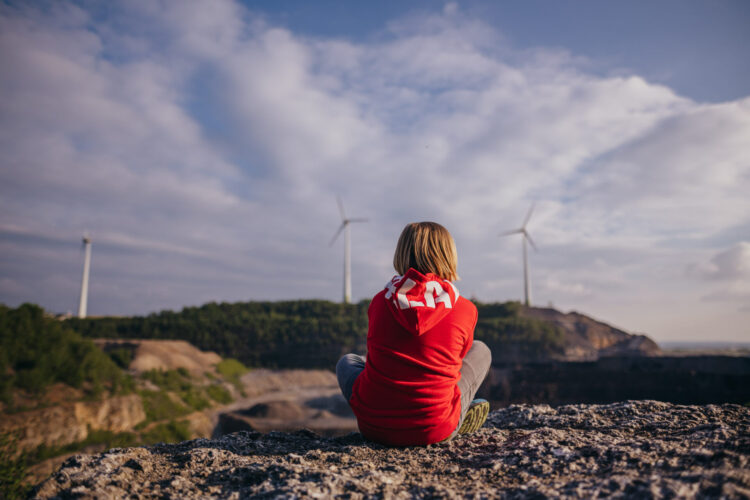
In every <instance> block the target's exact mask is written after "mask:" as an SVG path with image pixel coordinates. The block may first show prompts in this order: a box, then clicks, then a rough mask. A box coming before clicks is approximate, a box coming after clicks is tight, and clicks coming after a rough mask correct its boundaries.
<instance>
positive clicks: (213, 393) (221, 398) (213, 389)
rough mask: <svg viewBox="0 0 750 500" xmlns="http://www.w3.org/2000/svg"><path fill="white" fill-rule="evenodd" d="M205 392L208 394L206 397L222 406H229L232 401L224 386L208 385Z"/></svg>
mask: <svg viewBox="0 0 750 500" xmlns="http://www.w3.org/2000/svg"><path fill="white" fill-rule="evenodd" d="M206 392H207V393H208V397H210V398H211V399H213V400H214V401H216V402H217V403H220V404H223V405H225V404H229V403H231V402H232V401H234V399H233V398H232V395H231V394H230V393H229V391H228V390H227V389H226V388H225V387H224V386H221V385H218V384H217V385H209V386H208V387H207V388H206Z"/></svg>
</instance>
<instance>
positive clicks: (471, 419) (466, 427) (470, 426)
mask: <svg viewBox="0 0 750 500" xmlns="http://www.w3.org/2000/svg"><path fill="white" fill-rule="evenodd" d="M489 413H490V404H489V403H488V402H487V401H485V400H483V399H482V400H479V401H478V402H476V403H474V404H472V405H471V406H470V407H469V409H468V410H467V411H466V417H464V421H463V422H462V423H461V427H460V428H459V429H458V433H459V434H470V433H472V432H475V431H476V430H478V429H479V428H480V427H482V426H483V425H484V422H485V421H486V420H487V415H489Z"/></svg>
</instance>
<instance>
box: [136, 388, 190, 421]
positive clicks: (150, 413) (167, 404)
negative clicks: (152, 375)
mask: <svg viewBox="0 0 750 500" xmlns="http://www.w3.org/2000/svg"><path fill="white" fill-rule="evenodd" d="M141 398H142V399H143V411H144V412H145V413H146V419H147V420H148V421H149V422H153V421H158V420H166V419H168V418H174V417H179V416H181V415H186V414H188V413H190V411H191V410H190V408H187V407H186V406H184V405H181V404H179V403H176V402H175V401H173V400H172V398H171V397H169V394H167V393H166V392H165V391H141Z"/></svg>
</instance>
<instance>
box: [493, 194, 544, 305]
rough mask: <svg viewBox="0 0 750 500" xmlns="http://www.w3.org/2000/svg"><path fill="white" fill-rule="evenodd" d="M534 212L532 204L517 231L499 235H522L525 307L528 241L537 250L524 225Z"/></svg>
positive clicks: (527, 303)
mask: <svg viewBox="0 0 750 500" xmlns="http://www.w3.org/2000/svg"><path fill="white" fill-rule="evenodd" d="M533 211H534V204H532V205H531V208H529V212H528V213H527V214H526V218H525V219H524V220H523V224H522V225H521V227H520V228H519V229H514V230H513V231H506V232H504V233H500V236H510V235H511V234H521V235H523V295H524V304H525V305H526V307H529V305H530V301H529V294H530V291H529V261H528V257H527V256H526V242H527V241H528V242H529V243H530V244H531V246H532V248H534V250H537V248H536V245H535V244H534V240H532V239H531V235H530V234H529V232H528V231H526V224H528V223H529V219H530V218H531V213H532V212H533Z"/></svg>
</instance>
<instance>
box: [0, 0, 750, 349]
mask: <svg viewBox="0 0 750 500" xmlns="http://www.w3.org/2000/svg"><path fill="white" fill-rule="evenodd" d="M97 15H99V16H101V15H103V14H101V13H98V14H97ZM0 63H2V64H3V67H4V68H11V69H12V71H4V72H2V73H1V74H0V150H2V153H0V161H1V162H2V163H1V165H2V170H0V185H1V187H0V196H1V200H0V225H1V226H0V227H4V228H6V229H7V228H9V227H12V228H22V229H23V230H24V231H26V232H27V233H33V234H51V233H53V232H54V234H56V235H65V234H73V235H78V234H80V231H82V230H83V229H89V230H91V231H92V233H94V234H99V235H101V236H102V237H103V238H104V239H106V238H109V240H110V242H109V245H110V246H109V247H107V246H106V245H105V246H104V247H100V249H99V252H98V253H97V255H96V258H97V259H98V263H99V264H98V265H100V266H102V267H100V268H99V269H100V271H99V273H100V274H99V276H102V278H101V279H102V280H104V279H105V277H106V279H107V280H109V281H106V282H105V281H99V283H98V284H97V285H93V284H92V292H93V291H95V290H97V288H96V287H99V288H98V290H99V291H100V295H99V296H98V298H96V299H94V298H93V297H95V294H93V293H92V300H98V301H99V302H97V303H96V305H95V304H94V303H92V307H90V310H91V311H92V313H94V314H96V313H97V312H99V313H103V312H111V313H124V312H128V313H133V312H147V311H149V310H154V309H159V308H161V307H179V306H180V305H183V304H191V303H199V302H201V301H205V300H211V299H216V300H222V299H226V300H241V299H247V298H250V297H252V298H268V299H274V298H293V297H324V298H331V299H337V298H338V296H339V289H340V285H339V282H340V274H341V271H340V257H341V255H340V254H341V249H340V248H339V245H336V246H334V247H333V248H328V247H327V246H326V245H327V243H328V240H329V238H330V237H331V236H332V234H333V232H334V231H335V230H336V228H337V225H338V213H337V209H336V204H335V196H336V195H337V194H341V195H342V196H343V198H344V202H345V204H346V207H347V211H348V212H349V213H350V214H351V215H353V216H366V217H369V218H370V220H371V222H370V223H368V224H367V225H358V226H357V227H354V228H353V246H354V268H355V269H354V280H355V283H354V293H355V296H356V297H358V298H363V297H368V296H370V295H372V294H373V293H374V292H375V291H376V290H377V289H379V288H380V287H381V286H382V284H383V283H384V282H385V280H386V279H387V278H388V277H389V275H390V272H391V269H390V260H391V252H392V251H393V246H394V245H395V241H396V238H397V236H398V233H399V231H400V230H401V228H402V227H403V225H404V224H405V223H406V222H410V221H413V220H425V219H432V220H438V221H440V222H442V223H444V224H445V225H446V226H447V227H448V228H449V229H450V230H451V231H452V232H453V233H454V235H455V237H456V240H457V242H458V244H459V252H460V254H461V256H460V265H461V269H460V270H459V271H460V274H461V275H462V276H463V278H464V282H463V283H462V284H461V287H462V289H466V290H467V293H473V294H475V295H476V296H477V297H479V298H480V299H482V300H505V299H508V298H517V297H519V296H520V290H521V283H520V272H519V271H520V267H519V266H520V249H518V245H517V242H516V241H510V239H500V238H499V237H497V236H496V235H497V233H498V232H500V231H502V230H506V229H511V228H514V227H516V226H517V225H518V224H519V223H520V221H521V220H522V219H523V216H524V214H525V212H526V210H527V208H528V206H529V203H530V202H531V201H532V200H539V201H540V203H539V205H538V209H537V211H536V213H535V215H534V217H533V218H532V221H531V223H530V230H531V232H532V235H533V236H534V238H535V241H536V242H537V244H538V245H539V246H540V251H539V252H538V253H535V254H532V255H531V256H530V259H531V265H532V285H533V286H538V288H537V289H535V291H534V293H533V296H535V297H537V296H538V297H539V300H540V301H541V302H542V303H546V302H548V301H553V302H554V303H555V304H559V305H561V306H563V307H575V308H576V309H578V310H583V311H587V310H590V311H591V312H592V313H595V314H597V315H598V316H599V317H603V316H604V314H603V312H606V314H607V315H610V316H611V317H612V318H613V321H615V320H617V321H618V324H619V326H621V327H624V328H633V329H638V330H645V331H650V329H651V328H655V329H656V330H655V331H652V332H651V333H654V334H656V335H662V336H669V335H679V334H681V332H682V331H684V330H681V331H680V332H678V331H676V330H670V328H669V326H668V317H669V315H670V314H673V312H672V311H671V310H669V307H672V306H673V305H674V306H675V307H676V304H679V303H682V304H690V303H693V302H700V298H701V297H703V296H706V295H707V294H711V293H716V290H714V289H712V288H711V283H710V282H709V281H705V282H704V281H698V282H696V281H695V280H694V279H693V278H691V277H690V276H686V275H685V273H684V269H685V268H686V266H688V265H689V264H690V263H691V262H698V261H708V260H709V258H708V256H707V252H708V251H709V250H706V248H705V245H706V244H705V241H707V240H709V239H710V238H711V236H712V235H715V234H719V233H721V232H722V231H727V230H728V229H729V228H732V227H747V226H746V225H747V223H748V222H749V218H750V215H748V214H750V210H748V203H747V201H746V198H747V197H746V194H745V193H746V192H749V191H750V168H749V164H748V162H747V158H750V154H749V153H750V149H749V148H750V146H749V145H750V98H748V99H744V100H741V101H736V102H730V103H724V104H718V105H703V104H700V103H694V102H691V101H689V100H687V99H684V98H681V97H679V96H677V95H676V94H675V93H674V92H673V91H672V90H670V89H669V88H667V87H664V86H660V85H654V84H652V83H649V82H647V81H645V80H644V79H643V78H641V77H639V76H637V75H630V76H618V77H600V76H595V75H593V74H590V73H588V72H587V70H586V64H587V63H585V62H581V61H580V60H579V59H577V58H576V56H575V54H568V53H564V52H561V51H556V50H550V49H547V48H538V49H529V50H524V51H517V50H514V49H512V48H510V47H509V46H508V45H507V44H506V43H505V42H504V39H503V36H502V34H501V33H498V32H496V31H495V30H494V29H492V27H490V26H488V25H486V24H485V23H483V22H482V21H481V20H476V19H471V18H467V17H466V16H464V15H463V14H462V13H461V11H460V9H458V8H456V7H455V6H454V7H450V6H449V7H447V8H446V9H445V10H444V12H443V13H442V14H436V15H432V16H420V17H417V16H412V17H408V18H405V19H401V20H396V21H394V22H392V23H391V24H390V25H388V26H387V27H386V28H385V30H384V31H383V33H382V34H381V35H380V36H378V37H375V38H373V40H372V41H370V42H367V43H355V42H352V41H349V40H346V39H325V38H311V37H302V36H298V35H297V34H295V33H293V32H290V31H289V30H286V29H281V28H278V27H276V26H273V25H270V24H269V23H268V22H267V21H265V20H264V19H263V18H262V17H260V16H258V15H257V14H254V13H253V12H251V11H248V10H247V9H245V8H244V7H242V6H241V5H239V4H238V3H235V2H231V1H220V2H211V3H210V4H205V3H200V2H194V3H193V2H180V3H176V4H168V5H161V4H155V3H153V2H147V1H143V2H128V3H127V4H124V5H119V6H117V7H115V8H113V9H112V11H111V12H110V13H109V14H107V15H106V16H105V17H104V18H97V17H95V16H94V15H92V14H89V13H87V12H86V11H85V10H82V9H81V8H78V7H73V6H69V5H67V4H57V5H56V6H55V7H54V11H53V12H44V11H43V9H37V8H33V7H31V8H16V7H4V8H0ZM0 234H2V238H3V239H4V240H7V241H5V243H6V245H7V246H8V248H9V249H10V250H9V251H11V254H12V259H11V258H9V259H8V261H7V263H6V264H4V265H3V266H2V267H0V271H2V273H3V275H7V276H8V277H7V278H5V279H4V280H3V281H0V300H4V301H8V302H19V301H22V300H37V297H42V298H43V299H44V300H42V299H39V300H40V301H41V302H42V303H43V305H45V306H47V307H50V308H53V309H54V308H60V307H63V306H61V305H59V304H66V303H67V302H65V301H63V300H61V299H59V298H57V299H56V298H55V297H62V296H66V294H67V295H70V294H71V293H72V294H73V295H75V293H76V292H75V290H76V289H77V286H78V285H77V280H78V276H77V274H78V272H79V269H78V268H79V263H78V262H77V260H76V256H75V255H74V254H73V255H69V257H70V259H71V260H70V261H69V262H68V263H65V261H64V259H62V257H59V255H61V254H58V257H57V258H53V257H52V255H51V253H50V250H49V248H51V247H52V246H55V245H59V242H60V238H57V239H47V240H44V241H41V240H37V239H34V238H30V237H28V236H23V235H20V234H18V232H17V231H16V232H13V231H11V230H8V231H5V230H3V231H2V232H1V233H0ZM62 239H65V238H64V237H63V238H62ZM741 239H745V240H746V239H747V237H746V235H740V238H738V239H737V240H735V242H738V241H741ZM53 240H54V241H53ZM72 240H75V237H73V238H72ZM55 242H57V243H55ZM733 243H734V242H733ZM743 245H745V246H746V245H747V243H737V245H736V246H734V247H732V249H735V248H740V249H741V250H740V252H741V253H742V252H747V250H746V249H745V246H743ZM55 248H57V247H56V246H55ZM108 248H109V249H108ZM116 248H121V249H122V251H116ZM732 249H730V250H731V251H735V252H736V251H737V250H732ZM172 250H174V252H173V253H170V252H171V251H172ZM713 250H714V251H718V249H713ZM149 252H153V255H152V254H150V253H149ZM11 254H9V255H11ZM65 255H68V254H65ZM169 255H177V256H179V257H176V258H169V257H168V256H169ZM732 255H734V254H732ZM742 255H745V253H742ZM66 258H67V257H66ZM716 258H717V259H719V260H718V261H716V262H712V263H711V264H710V266H714V267H711V268H710V269H709V268H708V267H704V268H701V269H698V270H696V271H695V272H697V273H698V274H700V275H701V276H704V275H705V276H708V274H710V273H712V272H713V273H714V274H716V275H718V274H721V273H724V272H729V271H726V270H725V268H727V269H728V267H727V266H730V267H731V262H729V263H727V262H725V261H724V260H722V259H725V260H726V259H729V260H730V261H731V258H733V257H732V256H731V255H730V256H727V257H721V258H720V257H719V255H717V256H716ZM742 258H744V257H742ZM61 259H62V260H61ZM33 262H48V264H47V265H46V267H44V266H42V267H43V268H44V269H47V270H48V271H49V273H50V275H54V276H55V280H53V281H52V282H44V281H43V280H42V279H41V278H39V281H38V282H37V283H36V284H24V285H23V287H21V286H20V285H18V284H19V283H22V282H23V283H26V282H24V276H25V275H24V273H31V271H30V269H31V267H32V263H33ZM732 262H734V261H732ZM743 262H744V261H743ZM743 265H744V264H743ZM721 266H725V268H723V267H721ZM696 269H697V268H696ZM743 269H744V268H743ZM34 276H37V277H38V275H36V274H35V275H34ZM92 276H94V274H93V272H92ZM150 276H151V277H150ZM694 276H695V274H693V277H694ZM27 281H28V280H27ZM44 283H47V285H44ZM537 284H538V285H537ZM42 286H47V287H48V289H46V291H45V292H44V294H42V293H41V292H38V290H40V289H41V287H42ZM691 286H695V287H697V288H696V289H695V290H690V289H689V287H691ZM732 286H735V285H732ZM144 287H145V288H144ZM141 288H143V289H147V290H149V292H148V294H141V293H140V292H139V290H140V289H141ZM24 289H28V290H32V291H33V290H36V291H37V292H34V293H31V294H30V295H31V296H29V294H28V293H22V292H21V290H24ZM71 291H72V292H71ZM727 293H728V292H727ZM741 293H744V292H741ZM35 294H36V295H35ZM665 295H666V296H667V297H669V298H668V299H662V298H661V297H663V296H665ZM136 296H138V298H137V299H136V298H134V297H136ZM66 300H67V299H66ZM665 300H666V303H668V305H669V307H656V306H654V305H652V304H657V303H659V301H662V303H665V302H664V301H665ZM68 302H69V301H68ZM65 307H67V306H65ZM97 307H98V308H100V309H99V310H98V311H97ZM721 307H723V306H722V305H721V302H716V303H715V307H714V309H710V310H709V309H700V308H698V309H700V310H698V309H696V312H695V313H694V314H696V315H701V321H704V320H705V319H706V318H708V317H713V316H716V317H719V316H721V317H723V318H724V320H725V321H726V322H727V324H728V327H727V328H728V330H727V331H728V332H730V334H731V335H734V336H735V337H736V336H737V335H740V334H741V333H743V330H742V328H743V326H742V324H743V323H742V321H744V320H742V317H740V316H737V315H736V314H735V315H734V316H732V315H727V314H726V311H725V310H724V309H722V308H721ZM599 311H601V312H602V313H599ZM733 311H734V312H735V313H736V308H735V309H734V310H733ZM630 321H632V322H633V324H634V326H632V327H631V326H630ZM701 321H696V322H695V323H696V324H698V323H701ZM706 321H707V320H706ZM704 322H705V321H704ZM698 334H699V332H697V331H696V332H693V333H691V335H698Z"/></svg>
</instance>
